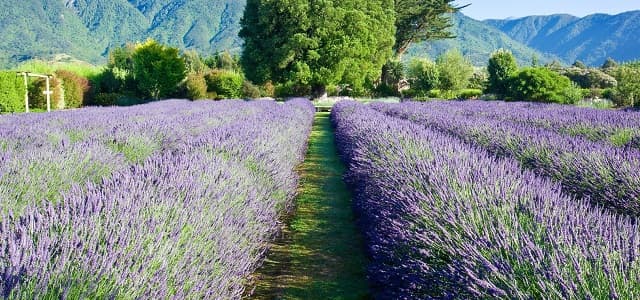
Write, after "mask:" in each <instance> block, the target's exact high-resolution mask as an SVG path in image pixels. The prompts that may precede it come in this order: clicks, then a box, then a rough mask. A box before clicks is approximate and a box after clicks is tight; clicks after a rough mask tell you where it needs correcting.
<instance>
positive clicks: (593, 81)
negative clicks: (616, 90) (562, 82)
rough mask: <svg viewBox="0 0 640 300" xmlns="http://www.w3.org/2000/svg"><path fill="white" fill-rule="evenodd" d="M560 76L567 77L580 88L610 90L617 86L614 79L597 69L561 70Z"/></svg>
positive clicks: (573, 68)
mask: <svg viewBox="0 0 640 300" xmlns="http://www.w3.org/2000/svg"><path fill="white" fill-rule="evenodd" d="M560 75H564V76H567V77H569V79H571V81H573V82H575V83H577V84H578V85H580V87H581V88H584V89H591V88H602V89H605V88H611V87H615V86H616V85H618V82H617V81H616V79H615V78H614V77H612V76H610V75H608V74H606V73H605V72H602V71H600V70H598V69H584V68H576V67H572V68H567V69H561V70H560Z"/></svg>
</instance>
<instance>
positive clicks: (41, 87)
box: [29, 77, 65, 110]
mask: <svg viewBox="0 0 640 300" xmlns="http://www.w3.org/2000/svg"><path fill="white" fill-rule="evenodd" d="M49 89H50V90H51V91H52V92H53V94H51V99H50V100H51V110H54V109H64V107H65V103H64V91H63V90H62V81H61V80H59V79H57V78H55V77H52V78H51V79H49ZM46 90H47V80H46V79H44V78H38V79H36V80H33V81H31V83H30V84H29V108H34V109H42V110H46V109H47V96H46V95H45V93H44V92H45V91H46Z"/></svg>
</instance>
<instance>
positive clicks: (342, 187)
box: [250, 113, 369, 299]
mask: <svg viewBox="0 0 640 300" xmlns="http://www.w3.org/2000/svg"><path fill="white" fill-rule="evenodd" d="M299 171H300V180H301V182H300V187H299V191H298V192H299V195H298V198H297V199H296V206H297V207H296V211H295V215H294V216H293V217H292V219H291V220H290V221H289V222H288V224H287V226H286V228H285V229H284V232H283V236H282V238H281V239H279V240H278V241H277V242H276V243H275V244H274V245H273V247H272V249H271V252H270V253H269V255H268V256H267V260H266V262H265V264H264V266H263V267H262V268H261V269H260V270H258V273H257V274H256V278H255V279H256V281H257V282H256V287H255V291H254V293H253V296H251V297H250V298H251V299H369V289H368V285H367V280H366V266H367V259H366V257H365V255H364V251H363V248H362V241H361V239H360V236H359V232H358V230H357V227H356V225H355V222H354V221H355V217H354V215H353V211H352V209H351V193H350V192H349V190H348V188H347V186H346V184H345V183H344V181H343V180H342V174H343V173H344V172H345V166H344V165H343V164H342V162H341V161H340V158H339V157H338V155H337V150H336V145H335V141H334V134H333V128H332V127H331V122H330V120H329V113H317V114H316V119H315V122H314V125H313V131H312V133H311V137H310V140H309V150H308V152H307V157H306V159H305V161H304V163H303V164H302V165H301V166H300V169H299Z"/></svg>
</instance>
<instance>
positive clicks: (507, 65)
mask: <svg viewBox="0 0 640 300" xmlns="http://www.w3.org/2000/svg"><path fill="white" fill-rule="evenodd" d="M516 71H518V65H517V63H516V58H515V57H514V56H513V54H512V53H511V51H508V50H504V49H500V50H498V51H496V52H494V53H493V54H492V55H491V58H490V59H489V65H488V66H487V72H488V73H489V75H488V76H489V78H488V81H489V82H488V86H487V92H489V93H494V94H497V95H506V94H507V93H508V90H509V78H510V77H511V75H513V73H515V72H516Z"/></svg>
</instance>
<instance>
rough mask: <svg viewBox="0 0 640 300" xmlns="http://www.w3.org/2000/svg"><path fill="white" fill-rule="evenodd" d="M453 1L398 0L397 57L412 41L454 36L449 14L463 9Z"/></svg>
mask: <svg viewBox="0 0 640 300" xmlns="http://www.w3.org/2000/svg"><path fill="white" fill-rule="evenodd" d="M453 2H454V1H453V0H395V12H396V41H395V45H394V47H393V49H394V51H395V55H396V57H400V56H402V54H403V53H404V52H405V51H407V49H408V48H409V46H410V45H411V44H412V43H416V42H421V41H428V40H437V39H448V38H455V36H454V35H453V34H452V33H451V32H450V29H451V26H452V23H451V17H450V15H449V14H451V13H455V12H458V11H459V10H460V9H462V8H464V6H462V7H459V6H458V7H457V6H455V5H454V4H453Z"/></svg>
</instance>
